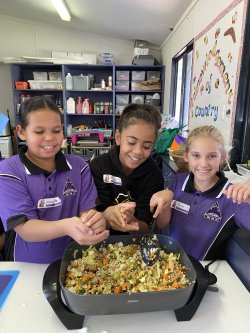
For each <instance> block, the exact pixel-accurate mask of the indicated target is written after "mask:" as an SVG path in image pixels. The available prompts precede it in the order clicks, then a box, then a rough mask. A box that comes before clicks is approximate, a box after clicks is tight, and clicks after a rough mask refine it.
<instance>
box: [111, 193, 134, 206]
mask: <svg viewBox="0 0 250 333" xmlns="http://www.w3.org/2000/svg"><path fill="white" fill-rule="evenodd" d="M130 201H134V200H133V199H132V197H131V195H130V192H129V191H128V192H127V194H125V193H119V194H118V195H117V197H116V198H115V203H116V204H120V203H124V202H130Z"/></svg>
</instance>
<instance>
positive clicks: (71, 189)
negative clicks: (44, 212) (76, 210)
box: [63, 178, 77, 196]
mask: <svg viewBox="0 0 250 333" xmlns="http://www.w3.org/2000/svg"><path fill="white" fill-rule="evenodd" d="M76 193H77V190H76V188H75V186H74V184H73V183H72V181H71V180H70V179H69V178H68V179H67V181H66V183H65V185H64V189H63V195H65V196H70V195H76Z"/></svg>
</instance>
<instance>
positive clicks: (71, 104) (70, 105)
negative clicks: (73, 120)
mask: <svg viewBox="0 0 250 333" xmlns="http://www.w3.org/2000/svg"><path fill="white" fill-rule="evenodd" d="M75 112H76V103H75V100H74V98H72V97H69V98H68V99H67V113H73V114H74V113H75Z"/></svg>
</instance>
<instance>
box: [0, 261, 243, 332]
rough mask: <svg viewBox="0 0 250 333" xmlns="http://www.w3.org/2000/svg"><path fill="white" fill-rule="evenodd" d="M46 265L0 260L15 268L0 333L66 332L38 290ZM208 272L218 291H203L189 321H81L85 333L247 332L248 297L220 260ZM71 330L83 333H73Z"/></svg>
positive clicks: (137, 317) (162, 315)
mask: <svg viewBox="0 0 250 333" xmlns="http://www.w3.org/2000/svg"><path fill="white" fill-rule="evenodd" d="M46 267H47V265H40V264H26V263H14V262H1V263H0V270H15V269H17V270H20V275H19V277H18V278H17V281H16V283H15V285H14V286H13V289H12V290H11V293H10V295H9V297H8V299H7V301H6V303H5V305H4V307H3V309H2V312H1V313H0V333H15V332H16V333H60V332H64V333H65V332H70V331H68V330H67V329H66V328H65V326H64V325H63V324H62V323H61V322H60V320H59V319H58V318H57V316H56V315H55V313H54V312H53V310H52V308H51V307H50V305H49V303H48V302H47V300H46V298H45V296H44V294H43V291H42V280H43V274H44V272H45V269H46ZM210 271H211V272H212V273H214V274H215V275H216V276H217V279H218V282H217V284H216V286H217V287H218V288H219V292H217V293H216V292H212V291H207V292H206V294H205V296H204V298H203V300H202V302H201V304H200V306H199V308H198V310H197V312H196V313H195V315H194V317H193V318H192V319H191V320H190V321H184V322H177V320H176V317H175V314H174V311H159V312H149V313H136V314H129V315H106V316H91V317H86V318H85V322H84V325H85V326H86V327H88V333H101V332H102V331H107V332H108V333H142V332H143V333H163V332H173V333H189V332H190V333H196V332H202V333H224V332H229V333H231V332H237V333H248V332H250V294H249V292H248V291H247V289H246V288H245V287H244V285H243V284H242V283H241V282H240V280H239V279H238V277H237V276H236V275H235V273H234V272H233V270H232V269H231V268H230V266H229V265H228V264H227V263H226V262H225V261H218V262H215V263H214V264H212V265H211V266H210ZM72 332H79V333H80V332H83V330H82V329H81V330H73V331H72Z"/></svg>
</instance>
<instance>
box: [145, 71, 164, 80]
mask: <svg viewBox="0 0 250 333" xmlns="http://www.w3.org/2000/svg"><path fill="white" fill-rule="evenodd" d="M160 78H161V72H160V71H147V80H157V79H160Z"/></svg>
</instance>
